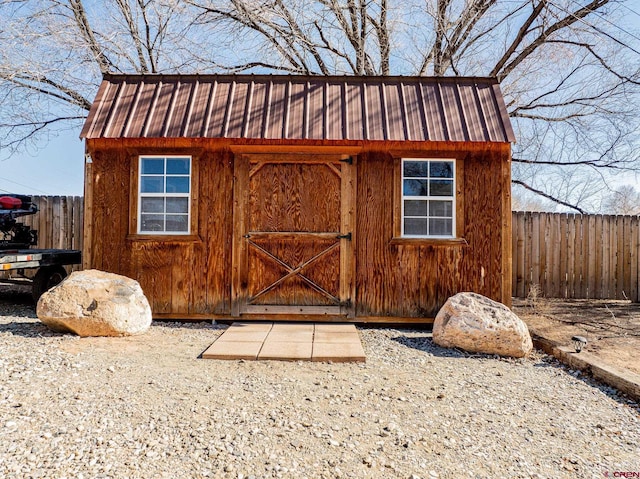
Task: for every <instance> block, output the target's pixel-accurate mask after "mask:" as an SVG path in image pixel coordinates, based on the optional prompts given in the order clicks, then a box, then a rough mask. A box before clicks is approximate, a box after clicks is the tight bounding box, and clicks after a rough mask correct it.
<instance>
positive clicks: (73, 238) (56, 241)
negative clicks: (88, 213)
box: [18, 196, 84, 250]
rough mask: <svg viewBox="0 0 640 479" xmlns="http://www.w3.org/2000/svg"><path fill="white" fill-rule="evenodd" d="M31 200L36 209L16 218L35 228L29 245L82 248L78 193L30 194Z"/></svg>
mask: <svg viewBox="0 0 640 479" xmlns="http://www.w3.org/2000/svg"><path fill="white" fill-rule="evenodd" d="M32 200H33V202H34V203H35V204H36V205H38V212H37V213H36V214H35V215H31V216H23V217H21V218H18V221H19V222H20V223H24V224H25V225H27V226H29V227H31V228H33V229H36V230H38V244H37V245H36V246H33V248H59V249H78V250H82V216H83V214H82V210H83V207H84V206H83V198H82V196H32Z"/></svg>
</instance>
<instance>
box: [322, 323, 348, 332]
mask: <svg viewBox="0 0 640 479" xmlns="http://www.w3.org/2000/svg"><path fill="white" fill-rule="evenodd" d="M318 332H328V333H329V332H330V333H356V332H357V331H356V327H355V325H353V324H350V323H318V324H316V333H318Z"/></svg>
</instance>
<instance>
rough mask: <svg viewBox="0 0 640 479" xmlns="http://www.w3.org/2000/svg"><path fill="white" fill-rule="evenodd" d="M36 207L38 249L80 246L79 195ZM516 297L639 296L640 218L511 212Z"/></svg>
mask: <svg viewBox="0 0 640 479" xmlns="http://www.w3.org/2000/svg"><path fill="white" fill-rule="evenodd" d="M33 201H34V202H35V203H36V204H37V205H38V208H39V211H38V213H36V214H35V215H32V216H26V217H23V218H21V219H20V221H21V222H23V223H25V224H26V225H28V226H30V227H33V228H35V229H37V230H38V244H37V247H38V248H63V249H79V250H82V240H83V234H82V218H83V198H82V197H81V196H34V197H33ZM512 234H513V245H512V252H513V267H512V271H513V277H512V280H513V284H512V293H513V295H514V296H516V297H521V298H522V297H526V296H527V295H528V294H529V291H530V290H531V287H532V286H533V285H536V286H535V287H536V288H539V291H540V294H542V295H543V296H545V297H549V298H553V297H558V298H576V299H578V298H584V299H631V300H632V301H640V297H639V295H640V288H638V282H639V281H640V277H639V275H640V269H639V268H638V261H639V260H640V255H639V251H638V249H639V248H640V217H638V216H613V215H578V214H567V213H536V212H514V213H513V217H512Z"/></svg>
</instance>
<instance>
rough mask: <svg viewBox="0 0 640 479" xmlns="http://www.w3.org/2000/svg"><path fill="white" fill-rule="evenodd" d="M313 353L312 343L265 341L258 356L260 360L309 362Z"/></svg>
mask: <svg viewBox="0 0 640 479" xmlns="http://www.w3.org/2000/svg"><path fill="white" fill-rule="evenodd" d="M312 351H313V343H312V342H311V341H306V342H300V343H290V342H281V341H265V342H264V344H263V345H262V349H261V350H260V353H259V354H258V359H278V360H283V361H300V360H302V361H309V360H311V353H312Z"/></svg>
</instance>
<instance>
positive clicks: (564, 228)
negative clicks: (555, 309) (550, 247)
mask: <svg viewBox="0 0 640 479" xmlns="http://www.w3.org/2000/svg"><path fill="white" fill-rule="evenodd" d="M558 220H559V222H560V241H559V256H560V263H559V268H558V297H559V298H566V297H567V291H568V289H569V288H568V281H567V280H568V277H569V272H568V268H567V265H568V259H567V257H568V254H569V231H568V229H569V216H568V215H567V214H566V213H562V214H560V215H559V218H558Z"/></svg>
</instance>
